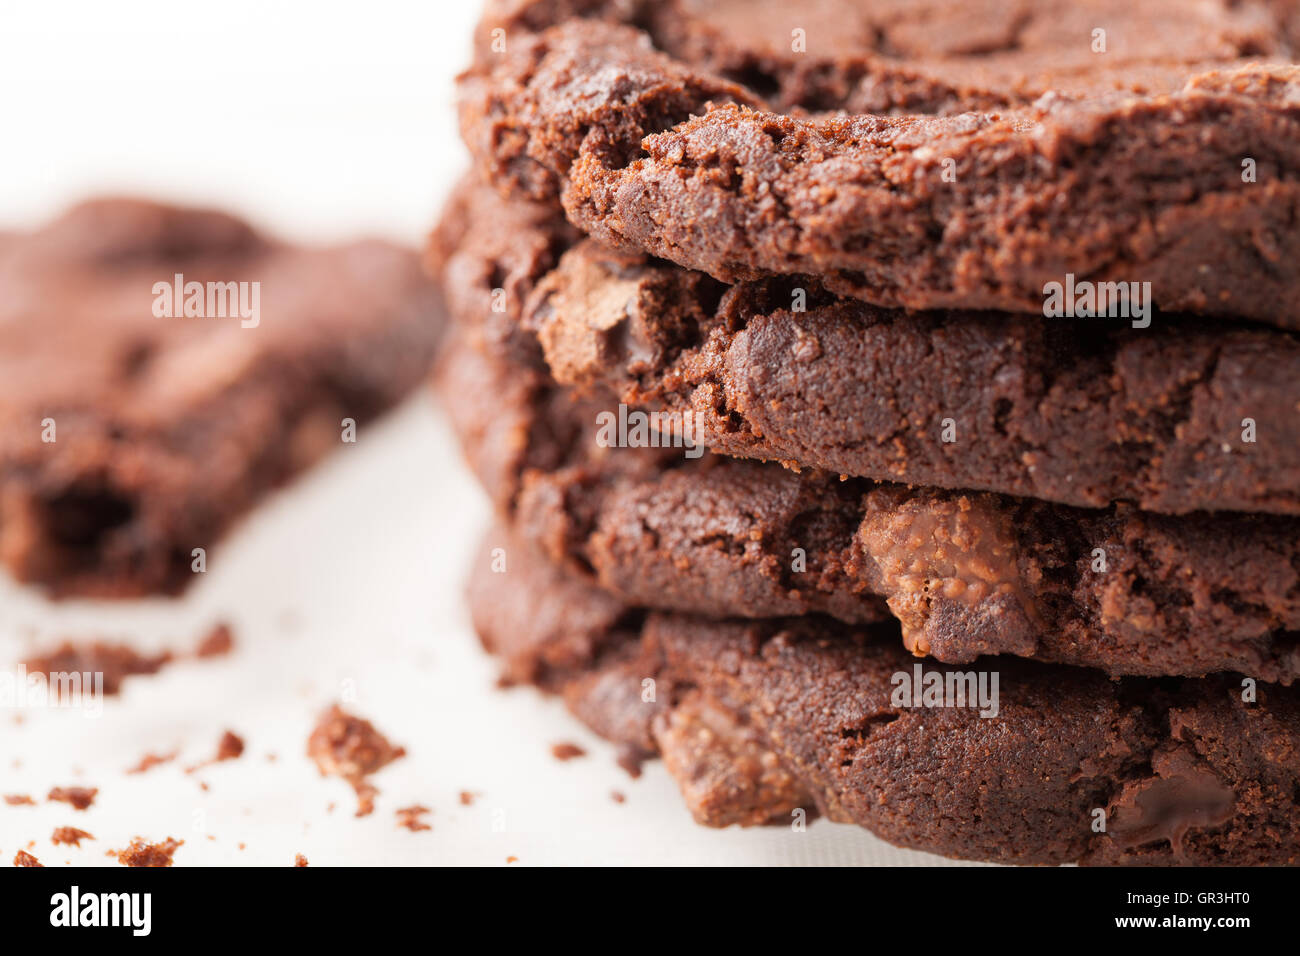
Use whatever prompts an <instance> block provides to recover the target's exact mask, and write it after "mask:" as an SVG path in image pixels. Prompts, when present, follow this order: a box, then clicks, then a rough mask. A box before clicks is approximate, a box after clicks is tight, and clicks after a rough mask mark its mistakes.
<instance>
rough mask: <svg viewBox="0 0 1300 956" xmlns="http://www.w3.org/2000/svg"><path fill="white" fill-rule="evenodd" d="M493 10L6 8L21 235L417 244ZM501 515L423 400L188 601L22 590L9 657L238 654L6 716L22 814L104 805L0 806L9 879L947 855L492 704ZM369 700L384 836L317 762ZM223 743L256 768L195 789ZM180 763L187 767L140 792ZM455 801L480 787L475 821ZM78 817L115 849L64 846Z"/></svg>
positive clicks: (255, 534)
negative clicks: (113, 600) (387, 742)
mask: <svg viewBox="0 0 1300 956" xmlns="http://www.w3.org/2000/svg"><path fill="white" fill-rule="evenodd" d="M476 15H477V4H475V3H472V2H466V3H448V2H441V0H439V2H412V3H396V2H391V0H370V2H367V3H364V4H353V3H349V4H330V3H316V4H311V5H307V4H269V3H264V2H251V0H225V2H222V3H214V4H195V3H184V4H180V3H175V2H174V0H153V2H132V0H128V2H117V3H103V2H101V0H95V2H80V3H68V2H58V0H53V2H51V0H45V2H41V3H33V4H19V3H5V4H3V6H2V7H0V89H3V90H4V94H3V95H2V96H0V136H3V137H4V149H3V150H0V216H2V217H3V219H2V220H0V228H12V227H20V226H28V225H32V224H35V223H36V222H38V221H40V219H42V218H44V217H46V216H48V215H51V214H53V213H55V212H57V211H58V210H59V209H61V208H63V207H64V206H66V205H68V204H69V203H71V202H72V201H74V200H76V199H79V198H82V197H84V196H86V195H89V194H92V193H95V192H101V191H128V192H139V193H145V194H150V195H155V196H161V197H164V198H172V199H179V200H184V201H199V202H211V203H217V204H222V205H225V206H227V207H230V208H233V209H235V210H236V211H239V212H241V213H243V214H244V215H246V216H248V217H249V218H251V219H253V220H254V221H256V222H258V223H260V224H262V225H264V226H267V227H269V228H272V229H274V230H275V231H277V232H280V233H282V234H286V235H290V236H296V237H299V238H308V239H316V238H321V239H326V238H328V239H333V238H341V237H344V236H348V235H351V234H353V233H356V232H372V233H381V234H385V235H388V236H391V237H394V238H397V239H401V240H405V241H408V242H412V243H415V242H418V241H419V240H420V238H421V237H422V236H423V234H424V233H425V232H426V231H427V229H428V228H429V227H430V226H431V225H432V222H433V219H434V216H435V214H436V211H437V209H438V207H439V204H440V202H441V200H442V197H443V196H444V195H445V193H446V191H447V189H448V188H449V186H450V184H451V183H452V182H453V180H454V176H455V174H456V171H457V170H458V169H460V168H461V167H462V166H463V165H464V162H465V161H464V158H463V152H462V149H461V147H460V144H459V142H458V140H457V139H456V131H455V120H454V115H453V112H452V109H451V83H452V77H453V76H454V73H455V72H456V70H457V69H458V68H459V66H460V65H461V64H462V63H463V62H464V61H465V58H466V54H467V49H468V37H469V30H470V27H471V25H472V22H473V19H474V17H475V16H476ZM485 521H486V507H485V505H484V503H483V501H482V499H481V497H480V495H479V494H478V491H477V489H476V488H475V487H474V486H473V482H472V481H471V480H470V479H469V477H468V476H467V475H466V474H465V472H464V471H463V470H462V468H461V467H460V464H459V455H458V454H457V452H456V451H455V449H454V446H453V443H452V441H451V438H450V436H449V435H448V433H447V432H446V430H445V428H444V427H443V426H442V425H441V423H440V422H439V421H438V420H437V418H436V417H435V415H434V414H433V412H432V410H431V408H430V405H429V402H428V399H427V397H425V396H418V397H417V398H415V399H414V400H413V401H412V403H411V404H410V405H409V406H407V407H406V408H404V409H403V410H401V411H400V412H399V413H398V414H397V415H396V416H395V417H394V418H393V419H391V420H390V421H388V422H386V423H384V424H381V425H376V426H374V427H373V428H371V429H367V430H364V431H363V432H362V434H361V439H360V441H359V443H358V444H357V445H356V446H351V447H345V448H344V449H343V450H341V451H340V452H339V453H338V454H336V455H335V457H334V458H333V459H332V460H330V461H329V462H328V463H327V464H325V465H324V466H322V467H321V468H320V469H318V470H317V471H315V472H314V473H312V474H311V475H310V476H308V477H307V478H305V479H304V480H303V481H302V482H300V483H299V484H297V485H295V486H293V487H292V488H291V489H289V490H288V491H287V492H285V493H284V494H282V495H281V496H279V497H277V498H276V499H275V500H274V501H272V502H271V503H269V504H268V505H267V506H266V507H264V508H263V509H261V510H260V511H258V512H257V513H256V514H255V515H254V516H253V517H252V518H251V519H250V521H249V522H248V523H247V524H246V525H245V526H244V527H242V528H241V529H240V530H239V531H238V532H237V533H236V534H235V535H234V536H233V537H232V538H230V539H229V540H227V541H226V542H225V544H224V545H223V546H222V547H221V548H220V549H218V550H216V551H214V552H213V553H212V555H210V558H211V561H210V565H209V571H208V574H207V576H206V577H205V579H204V580H203V581H202V582H201V584H200V585H199V586H198V587H197V588H195V589H193V590H192V591H191V592H190V593H189V594H188V595H187V596H186V597H185V598H184V599H182V600H179V601H172V602H142V603H130V604H114V605H102V604H85V603H72V604H62V605H52V604H49V603H47V602H45V601H43V600H41V599H40V598H39V597H38V596H36V595H34V594H32V593H30V592H27V591H23V590H20V589H17V588H16V587H14V586H13V585H12V584H10V583H8V582H4V581H0V666H7V665H9V664H11V663H14V662H16V661H17V660H19V659H20V658H21V657H23V656H24V655H26V654H28V653H30V652H32V651H34V650H36V649H38V648H44V647H47V646H48V645H49V644H51V643H53V642H56V641H59V640H62V639H64V638H74V639H88V638H95V637H106V638H110V639H113V638H117V639H122V640H125V641H128V642H129V643H131V644H132V645H133V646H136V647H147V646H150V645H155V646H161V645H167V646H173V647H176V648H177V649H180V650H188V649H190V648H192V647H193V645H194V643H195V642H196V641H197V640H198V639H199V638H200V637H201V636H202V635H203V634H204V633H205V632H206V631H207V629H208V628H209V627H210V626H211V625H212V624H213V623H214V622H215V621H217V620H228V621H230V622H231V624H232V625H233V628H234V632H235V637H236V641H237V648H236V652H235V653H234V654H233V655H232V656H230V657H228V658H223V659H217V660H210V661H204V662H186V663H180V664H177V665H174V666H172V667H171V668H169V669H167V670H166V671H164V672H163V673H161V674H159V675H157V676H154V677H141V678H135V679H132V680H130V681H128V683H127V684H126V686H125V688H124V691H123V694H122V695H121V697H120V698H116V699H109V700H108V701H107V702H106V704H105V709H104V712H103V715H102V716H101V717H100V718H98V719H91V718H87V717H85V716H83V715H81V714H79V713H77V712H74V711H66V710H62V711H60V710H36V711H29V712H26V713H25V714H24V717H25V720H24V722H23V724H22V725H21V726H17V725H15V724H14V723H13V722H12V720H11V716H12V715H10V714H4V713H0V793H29V794H32V795H33V796H36V797H37V798H41V797H43V795H44V794H45V793H46V792H47V791H48V790H49V789H50V788H51V787H52V786H60V785H74V784H81V785H91V786H97V787H99V788H100V794H99V797H98V799H97V800H96V803H95V805H94V806H93V807H92V808H91V809H90V810H89V811H87V812H85V813H78V812H74V811H73V810H72V809H71V808H70V807H68V806H67V805H65V804H48V803H44V802H42V803H41V804H40V805H39V806H36V807H8V806H5V805H3V804H0V863H7V862H8V861H9V860H11V859H12V858H13V854H14V852H15V850H16V849H18V848H19V847H22V846H26V845H27V843H28V842H29V841H32V840H34V841H36V842H35V846H34V847H33V848H32V852H34V853H35V854H36V855H37V856H38V857H39V858H40V859H41V860H42V861H44V862H45V863H47V864H57V863H62V862H63V861H65V860H66V861H71V862H73V863H77V864H108V863H110V862H111V861H110V860H109V859H108V858H107V857H106V856H105V851H106V850H108V849H109V848H120V847H122V846H125V845H126V843H127V842H128V841H129V839H130V838H131V837H133V836H135V835H140V836H144V837H147V838H151V839H162V838H164V837H167V836H173V837H176V838H178V839H184V840H185V845H184V846H183V847H182V848H181V850H180V851H179V852H178V853H177V856H176V861H177V863H178V865H180V864H186V865H195V864H266V865H277V866H284V865H288V864H290V863H291V862H292V861H293V857H294V854H296V853H303V854H304V855H306V856H307V857H308V859H309V860H310V861H311V863H312V865H328V864H348V863H372V864H378V863H386V864H420V863H467V864H503V863H504V862H505V860H506V857H508V856H516V857H518V858H519V860H520V864H521V865H529V864H546V863H552V864H554V863H612V864H617V863H673V864H692V863H698V864H759V863H808V862H821V863H864V862H877V863H886V862H903V863H915V862H934V861H935V858H932V857H927V856H923V855H920V854H909V853H905V852H902V851H898V850H894V849H892V848H890V847H888V846H886V845H884V844H882V843H880V842H879V841H876V840H874V839H873V838H871V837H870V836H868V835H867V834H865V833H863V832H861V831H858V830H856V829H854V828H849V827H839V826H834V825H831V824H826V823H814V824H812V825H811V826H810V827H809V828H808V830H807V831H806V832H804V833H794V832H791V831H789V830H786V829H768V830H751V831H739V830H730V831H721V832H719V831H709V830H705V829H702V828H699V827H696V826H695V825H694V824H693V823H692V822H691V821H690V819H689V817H688V815H687V813H686V811H685V809H684V808H683V806H682V803H681V800H680V798H679V797H678V795H677V793H676V790H675V787H674V785H673V784H672V782H671V780H670V779H669V778H668V776H667V774H666V773H665V771H664V770H663V768H662V767H661V766H660V765H659V764H657V763H650V764H648V765H647V767H646V773H645V775H644V776H643V777H642V778H641V779H640V780H636V781H633V780H631V779H629V778H628V777H627V775H626V774H625V773H623V772H622V771H621V770H619V769H618V768H617V767H616V766H615V764H614V755H613V751H612V748H610V747H609V746H607V745H605V744H603V743H602V742H600V741H598V740H597V739H595V738H594V737H592V736H591V735H590V734H587V733H585V732H584V730H583V729H582V728H581V726H580V725H579V724H578V723H577V721H576V720H574V719H572V718H571V717H569V715H568V714H567V713H566V712H565V711H564V710H563V708H562V707H561V706H560V705H559V704H558V703H556V702H555V701H546V700H542V699H541V698H540V697H538V696H537V695H536V694H534V693H533V692H531V691H527V690H517V691H512V692H508V693H507V692H501V691H497V690H495V689H494V687H493V684H494V678H495V674H496V671H495V668H494V667H493V665H492V663H491V661H489V660H488V659H487V658H486V657H485V656H484V655H483V654H482V652H481V651H480V650H479V648H478V646H477V642H476V641H475V640H474V638H473V636H472V634H471V633H470V630H469V627H468V624H467V621H466V617H465V613H464V611H463V609H462V606H461V590H462V581H463V579H464V576H465V574H466V572H467V564H468V562H469V560H470V558H471V556H472V554H473V552H474V549H475V547H476V545H477V540H476V538H477V535H478V533H479V531H480V529H481V527H482V525H483V524H484V522H485ZM345 682H349V683H347V684H346V685H345ZM345 686H348V687H354V688H355V691H356V700H355V703H353V704H350V705H349V706H351V707H353V708H354V709H355V710H356V711H357V712H358V713H360V714H362V715H364V716H366V717H368V718H370V719H372V720H373V721H374V722H375V724H376V725H377V726H378V727H379V728H380V729H381V730H382V731H383V732H385V733H387V734H388V735H389V736H390V737H391V738H392V739H393V740H395V741H397V742H400V743H402V744H404V745H405V746H406V747H407V748H408V749H409V751H410V754H409V756H408V757H407V758H406V759H403V760H400V761H398V762H397V763H395V764H393V765H391V766H390V767H389V768H387V769H385V770H384V771H382V772H381V773H380V774H378V775H377V777H376V778H375V783H376V784H377V785H378V786H379V788H380V790H381V791H382V793H381V796H380V798H379V802H378V808H377V810H376V812H375V813H374V815H373V816H371V817H369V818H366V819H361V820H357V819H354V818H353V816H352V808H353V807H354V804H353V802H352V801H353V798H352V795H351V792H350V791H349V790H348V788H347V786H346V785H345V784H343V783H342V782H340V781H338V780H334V779H330V780H325V779H321V778H320V777H319V776H318V775H317V773H316V771H315V768H314V767H313V766H312V764H311V763H310V762H309V761H308V759H307V758H306V756H305V754H304V747H305V741H306V737H307V734H308V731H309V729H310V727H311V725H312V722H313V718H314V717H315V716H316V714H317V713H318V712H319V711H320V710H321V709H322V708H323V707H324V706H325V705H326V704H327V703H328V702H330V701H331V700H333V699H335V698H337V697H338V696H339V695H340V694H341V692H342V690H343V688H344V687H345ZM226 728H230V729H232V730H234V731H235V732H237V733H239V734H240V735H241V736H243V737H244V738H245V739H246V741H247V743H248V751H247V753H246V754H245V756H244V757H242V758H241V759H239V760H235V761H231V762H228V763H223V764H220V765H217V766H214V767H211V768H208V769H207V770H204V771H202V772H201V773H199V774H196V775H193V776H190V775H186V774H185V773H184V768H185V767H186V766H189V765H191V764H193V763H196V762H198V761H200V760H202V759H205V758H206V757H208V756H210V755H211V753H212V751H213V749H214V748H215V746H216V744H217V740H218V738H219V736H220V734H221V732H222V731H223V730H224V729H226ZM562 740H569V741H574V742H577V743H579V744H581V745H582V746H583V747H585V748H586V749H587V750H588V752H589V756H588V757H586V758H584V759H580V760H574V761H570V762H568V763H559V762H558V761H556V760H555V759H554V758H552V757H551V755H550V753H549V746H550V744H552V743H554V742H557V741H562ZM175 748H178V749H179V750H180V752H181V753H180V757H179V759H178V760H177V761H176V762H174V763H172V764H169V765H165V766H162V767H158V768H156V769H154V770H153V771H151V772H149V773H148V774H144V775H138V776H128V775H126V774H125V773H124V771H125V769H126V768H127V767H129V766H131V765H133V764H134V763H136V762H137V761H138V760H139V759H140V757H141V756H142V755H143V754H145V753H146V752H150V751H155V752H165V751H169V750H172V749H175ZM268 754H275V755H277V758H278V759H277V760H276V761H275V762H274V763H271V762H268V760H267V755H268ZM200 780H205V781H208V783H209V784H210V790H209V791H208V792H203V791H201V790H200V788H199V781H200ZM461 790H471V791H475V792H477V793H479V794H481V796H480V798H479V800H478V801H477V802H476V803H475V804H474V805H473V806H472V807H462V806H460V804H459V802H458V800H457V795H458V793H459V792H460V791H461ZM612 790H619V791H621V792H623V793H625V794H626V795H627V802H626V803H624V804H617V803H615V802H614V801H613V800H612V799H611V798H610V792H611V791H612ZM330 803H335V804H336V805H337V808H336V810H335V811H334V812H333V813H332V814H331V813H329V812H327V809H326V808H327V806H328V805H329V804H330ZM412 803H422V804H425V805H426V806H430V807H432V808H434V814H433V815H432V818H431V822H432V824H433V830H432V831H431V832H421V833H410V832H408V831H405V830H399V829H397V827H396V822H395V819H394V814H393V811H394V809H395V808H397V807H402V806H407V805H409V804H412ZM498 811H500V814H501V815H500V816H499V815H498ZM498 819H502V820H504V831H502V832H497V831H495V830H494V828H493V822H494V820H498ZM65 825H75V826H79V827H81V828H82V829H85V830H89V831H90V832H91V833H93V834H94V835H95V837H96V839H95V840H94V841H93V842H87V843H85V844H83V846H82V848H81V849H79V850H78V849H75V848H65V847H59V848H54V847H52V846H51V845H50V843H49V836H50V833H51V831H52V830H53V828H54V827H56V826H65ZM209 836H211V837H213V839H211V840H210V839H208V837H209ZM241 842H242V843H245V844H246V847H247V848H246V849H245V850H243V851H240V850H239V849H238V844H239V843H241ZM939 862H942V861H939Z"/></svg>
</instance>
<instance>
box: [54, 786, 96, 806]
mask: <svg viewBox="0 0 1300 956" xmlns="http://www.w3.org/2000/svg"><path fill="white" fill-rule="evenodd" d="M97 793H99V788H98V787H55V788H54V789H53V790H51V791H50V792H49V794H48V795H46V797H45V799H46V800H49V801H52V802H59V803H70V804H72V808H73V809H74V810H85V809H86V808H87V807H89V806H90V805H91V804H92V803H94V802H95V794H97Z"/></svg>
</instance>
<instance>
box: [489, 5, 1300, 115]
mask: <svg viewBox="0 0 1300 956" xmlns="http://www.w3.org/2000/svg"><path fill="white" fill-rule="evenodd" d="M579 17H581V18H588V19H596V20H603V21H606V22H609V23H621V24H624V25H626V26H635V27H638V28H640V29H642V30H644V31H645V32H646V33H647V34H649V36H650V37H651V38H652V40H653V42H654V45H655V47H656V48H657V49H659V50H662V51H664V52H665V53H667V54H669V55H670V56H672V57H673V58H675V59H677V60H680V61H682V62H685V63H688V64H690V65H691V66H694V67H697V68H701V69H704V70H707V71H709V72H711V73H714V74H717V75H718V76H721V77H723V78H725V79H728V80H731V81H733V82H735V83H738V84H741V85H743V86H745V87H747V88H749V89H751V90H753V91H754V92H755V93H756V94H758V95H760V96H762V97H764V99H766V100H767V102H768V103H770V104H771V105H772V107H773V108H774V109H777V110H779V111H781V112H788V111H792V110H801V109H802V110H814V111H815V110H844V111H846V112H849V113H890V112H901V113H951V112H961V111H965V110H973V109H998V108H1002V107H1007V106H1012V105H1015V104H1023V103H1029V102H1032V101H1033V100H1035V99H1037V98H1038V97H1039V96H1041V95H1042V94H1043V93H1045V92H1047V91H1049V90H1056V91H1060V92H1093V91H1096V90H1098V89H1107V88H1113V89H1121V90H1128V91H1130V92H1135V93H1167V92H1173V91H1174V90H1176V89H1177V88H1178V87H1180V86H1181V85H1182V84H1183V82H1184V81H1185V80H1186V78H1187V76H1188V75H1189V74H1190V73H1192V72H1195V71H1198V70H1206V69H1211V68H1213V66H1214V65H1219V64H1225V63H1226V64H1230V63H1234V62H1237V61H1239V60H1242V59H1245V58H1256V59H1258V58H1273V59H1280V58H1289V57H1291V56H1293V55H1294V54H1295V52H1296V50H1297V48H1298V47H1300V20H1298V19H1297V8H1296V5H1295V4H1294V3H1293V2H1291V0H1278V2H1273V3H1267V2H1263V3H1261V2H1255V0H1249V2H1244V3H1242V2H1233V0H1218V2H1203V3H1196V4H1192V5H1189V4H1187V3H1185V2H1184V0H1147V2H1144V3H1141V4H1134V3H1129V2H1127V0H965V2H954V3H944V4H934V3H929V4H924V5H922V4H917V3H916V2H915V0H873V2H871V3H859V2H852V0H804V2H801V3H798V4H790V3H785V2H782V0H493V2H490V3H489V4H488V8H487V11H486V13H485V14H484V17H483V20H482V22H481V23H480V25H479V29H478V33H477V37H476V40H477V42H476V48H477V51H478V55H479V58H480V60H484V59H487V58H489V57H490V56H492V55H495V54H498V53H500V52H501V46H502V44H505V45H506V47H507V49H508V47H509V43H510V42H511V41H513V40H514V39H516V38H517V37H519V36H520V35H521V34H525V33H537V32H540V31H542V30H544V29H545V28H547V27H550V26H554V25H556V24H558V23H561V22H563V21H565V20H569V19H574V18H579ZM1097 30H1102V31H1103V33H1102V34H1101V35H1100V36H1099V35H1097V34H1096V32H1095V31H1097Z"/></svg>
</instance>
